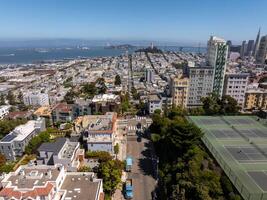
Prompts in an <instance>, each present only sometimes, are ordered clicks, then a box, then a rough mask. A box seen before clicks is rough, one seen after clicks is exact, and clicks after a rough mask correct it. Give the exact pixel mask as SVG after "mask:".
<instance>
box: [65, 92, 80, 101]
mask: <svg viewBox="0 0 267 200" xmlns="http://www.w3.org/2000/svg"><path fill="white" fill-rule="evenodd" d="M76 96H77V94H76V93H75V92H74V91H73V90H70V91H68V92H67V93H66V95H65V96H64V101H66V102H67V103H68V104H73V103H74V98H75V97H76Z"/></svg>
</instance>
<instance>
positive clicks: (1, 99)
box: [0, 94, 6, 106]
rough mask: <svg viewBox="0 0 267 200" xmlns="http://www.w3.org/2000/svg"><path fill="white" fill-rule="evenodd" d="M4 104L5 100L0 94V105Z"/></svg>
mask: <svg viewBox="0 0 267 200" xmlns="http://www.w3.org/2000/svg"><path fill="white" fill-rule="evenodd" d="M5 104H6V101H5V95H4V94H1V96H0V105H1V106H2V105H5Z"/></svg>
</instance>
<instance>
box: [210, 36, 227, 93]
mask: <svg viewBox="0 0 267 200" xmlns="http://www.w3.org/2000/svg"><path fill="white" fill-rule="evenodd" d="M227 52H228V46H227V44H226V41H225V40H224V39H221V38H218V37H215V36H211V37H210V40H209V41H208V53H207V62H208V65H210V66H211V67H213V69H214V74H213V92H214V93H215V94H217V95H219V96H220V97H221V96H222V93H223V83H224V74H225V71H226V60H227Z"/></svg>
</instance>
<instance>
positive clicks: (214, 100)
mask: <svg viewBox="0 0 267 200" xmlns="http://www.w3.org/2000/svg"><path fill="white" fill-rule="evenodd" d="M201 101H202V103H203V109H204V111H205V114H207V115H218V114H235V113H237V112H238V111H239V109H240V108H239V106H238V103H237V101H236V100H235V99H234V98H232V97H231V96H228V95H226V96H222V98H219V96H218V95H216V94H211V95H210V96H208V97H204V98H202V99H201Z"/></svg>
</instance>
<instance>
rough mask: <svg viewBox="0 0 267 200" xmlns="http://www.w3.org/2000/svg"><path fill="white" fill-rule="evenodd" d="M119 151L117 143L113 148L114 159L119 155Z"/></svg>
mask: <svg viewBox="0 0 267 200" xmlns="http://www.w3.org/2000/svg"><path fill="white" fill-rule="evenodd" d="M119 150H120V146H119V144H118V143H117V144H116V145H115V146H114V153H115V154H116V157H117V156H118V154H119Z"/></svg>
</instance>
